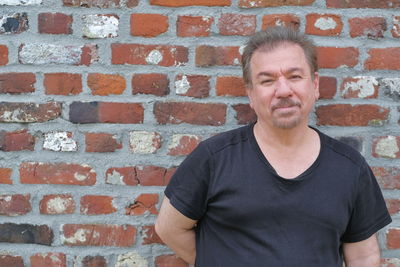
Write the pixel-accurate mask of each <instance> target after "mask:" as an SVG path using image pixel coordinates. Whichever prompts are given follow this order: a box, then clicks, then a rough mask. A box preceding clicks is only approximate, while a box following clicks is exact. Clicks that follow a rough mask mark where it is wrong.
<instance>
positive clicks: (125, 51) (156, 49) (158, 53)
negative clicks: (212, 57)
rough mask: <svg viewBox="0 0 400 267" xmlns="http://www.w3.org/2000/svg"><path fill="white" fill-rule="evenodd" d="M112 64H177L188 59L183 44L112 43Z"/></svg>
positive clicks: (166, 65)
mask: <svg viewBox="0 0 400 267" xmlns="http://www.w3.org/2000/svg"><path fill="white" fill-rule="evenodd" d="M111 49H112V64H133V65H159V66H164V67H168V66H179V65H185V64H186V62H187V61H188V50H187V48H186V47H183V46H171V45H142V44H112V45H111Z"/></svg>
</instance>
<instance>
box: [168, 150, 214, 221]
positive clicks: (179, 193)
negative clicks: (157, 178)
mask: <svg viewBox="0 0 400 267" xmlns="http://www.w3.org/2000/svg"><path fill="white" fill-rule="evenodd" d="M210 161H211V156H210V153H209V151H208V149H207V147H206V145H205V144H204V143H200V144H199V145H198V146H197V147H196V149H195V150H194V151H193V152H192V153H191V154H190V155H189V156H187V157H186V159H185V160H184V161H183V162H182V163H181V165H180V166H179V167H178V169H177V170H176V172H175V174H174V175H173V176H172V178H171V181H170V182H169V184H168V186H167V188H166V189H165V192H164V193H165V195H166V196H167V197H168V199H169V201H170V203H171V205H172V206H174V207H175V208H176V209H177V210H178V211H179V212H180V213H182V214H183V215H185V216H186V217H188V218H190V219H192V220H199V219H200V218H201V217H202V216H203V214H204V213H205V211H206V209H207V192H208V184H209V179H210V175H211V174H210V173H211V168H210Z"/></svg>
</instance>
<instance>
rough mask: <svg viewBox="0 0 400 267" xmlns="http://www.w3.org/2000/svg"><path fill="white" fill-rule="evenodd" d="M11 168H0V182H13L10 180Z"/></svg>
mask: <svg viewBox="0 0 400 267" xmlns="http://www.w3.org/2000/svg"><path fill="white" fill-rule="evenodd" d="M11 174H12V169H10V168H0V184H13V182H12V180H11Z"/></svg>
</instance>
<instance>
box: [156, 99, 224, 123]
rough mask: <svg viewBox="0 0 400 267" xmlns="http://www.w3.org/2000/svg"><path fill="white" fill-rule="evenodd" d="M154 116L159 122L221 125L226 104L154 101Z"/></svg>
mask: <svg viewBox="0 0 400 267" xmlns="http://www.w3.org/2000/svg"><path fill="white" fill-rule="evenodd" d="M154 116H155V117H156V120H157V122H158V123H159V124H167V123H171V124H181V123H189V124H197V125H213V126H218V125H223V124H225V119H226V105H225V104H215V103H207V104H203V103H190V102H156V103H155V104H154Z"/></svg>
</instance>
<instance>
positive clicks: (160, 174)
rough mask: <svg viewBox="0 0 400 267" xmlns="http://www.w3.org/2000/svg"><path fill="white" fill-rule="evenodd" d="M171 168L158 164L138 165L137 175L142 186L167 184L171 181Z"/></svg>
mask: <svg viewBox="0 0 400 267" xmlns="http://www.w3.org/2000/svg"><path fill="white" fill-rule="evenodd" d="M169 172H170V169H165V168H163V167H158V166H137V167H136V175H137V179H138V181H139V184H140V185H142V186H165V185H167V184H168V182H169V179H170V177H169Z"/></svg>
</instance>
